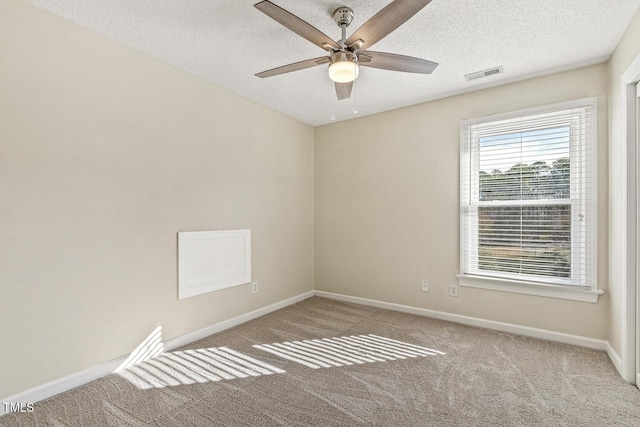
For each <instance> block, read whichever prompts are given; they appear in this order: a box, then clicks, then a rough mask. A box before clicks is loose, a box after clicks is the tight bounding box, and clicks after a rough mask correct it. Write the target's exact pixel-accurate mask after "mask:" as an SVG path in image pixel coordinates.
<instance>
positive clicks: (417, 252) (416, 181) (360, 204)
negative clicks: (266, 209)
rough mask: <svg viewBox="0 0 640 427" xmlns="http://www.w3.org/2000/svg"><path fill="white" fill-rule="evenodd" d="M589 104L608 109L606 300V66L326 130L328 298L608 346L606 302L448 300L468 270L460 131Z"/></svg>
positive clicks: (602, 232) (318, 269) (320, 249)
mask: <svg viewBox="0 0 640 427" xmlns="http://www.w3.org/2000/svg"><path fill="white" fill-rule="evenodd" d="M585 97H597V98H598V114H599V116H598V127H599V128H598V139H599V141H598V156H599V159H598V171H599V176H598V187H599V193H598V198H599V207H598V215H599V224H598V226H599V234H598V238H599V242H600V245H599V263H598V264H599V265H598V267H599V277H598V280H599V283H598V285H599V287H600V288H601V289H603V290H605V291H606V290H607V277H608V271H607V259H608V253H607V240H608V236H607V227H608V221H607V213H608V212H607V203H608V197H607V188H608V183H607V164H608V156H607V134H608V129H607V118H608V111H607V107H608V67H607V65H606V64H600V65H595V66H590V67H586V68H582V69H578V70H574V71H568V72H564V73H559V74H554V75H549V76H546V77H540V78H535V79H531V80H527V81H523V82H519V83H514V84H509V85H505V86H500V87H496V88H491V89H486V90H482V91H477V92H473V93H469V94H465V95H460V96H455V97H451V98H447V99H442V100H438V101H433V102H428V103H425V104H421V105H416V106H413V107H409V108H403V109H399V110H394V111H390V112H386V113H382V114H377V115H372V116H368V117H362V118H360V119H357V120H350V121H348V122H341V123H334V124H330V125H326V126H322V127H318V128H316V130H315V197H316V199H315V237H316V240H315V287H316V289H318V290H323V291H329V292H336V293H342V294H347V295H352V296H356V297H362V298H369V299H374V300H381V301H388V302H393V303H398V304H406V305H410V306H415V307H422V308H428V309H433V310H439V311H444V312H448V313H456V314H462V315H467V316H473V317H480V318H484V319H490V320H495V321H501V322H508V323H514V324H518V325H523V326H530V327H536V328H543V329H548V330H552V331H558V332H563V333H569V334H577V335H582V336H586V337H592V338H597V339H605V338H606V337H607V332H608V326H607V321H608V312H607V310H608V296H607V295H606V294H605V296H603V297H601V298H600V300H599V302H598V303H597V304H591V303H583V302H575V301H567V300H560V299H551V298H544V297H536V296H528V295H518V294H513V293H505V292H497V291H490V290H482V289H474V288H460V289H459V295H460V296H459V297H457V298H453V297H450V296H449V293H448V286H449V285H450V284H452V283H457V279H456V274H457V273H458V269H459V161H460V160H459V159H460V158H459V155H460V154H459V153H460V149H459V140H460V130H459V129H460V120H462V119H466V118H473V117H478V116H485V115H488V114H495V113H502V112H508V111H513V110H518V109H522V108H528V107H535V106H540V105H546V104H551V103H556V102H562V101H567V100H572V99H579V98H585ZM421 279H428V280H429V281H430V283H431V290H430V292H429V293H422V292H421V291H420V281H421Z"/></svg>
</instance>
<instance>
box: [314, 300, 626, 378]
mask: <svg viewBox="0 0 640 427" xmlns="http://www.w3.org/2000/svg"><path fill="white" fill-rule="evenodd" d="M314 295H315V296H318V297H324V298H330V299H334V300H338V301H344V302H352V303H355V304H362V305H368V306H371V307H378V308H385V309H387V310H394V311H400V312H403V313H410V314H416V315H419V316H425V317H432V318H434V319H439V320H447V321H449V322H454V323H461V324H463V325H469V326H477V327H480V328H485V329H493V330H496V331H502V332H509V333H512V334H516V335H523V336H527V337H533V338H540V339H544V340H548V341H555V342H560V343H564V344H572V345H577V346H580V347H587V348H592V349H596V350H604V351H607V354H609V357H611V354H614V355H616V356H617V354H616V353H615V351H614V350H613V348H611V346H610V345H609V343H608V342H607V341H604V340H597V339H594V338H588V337H583V336H580V335H571V334H565V333H562V332H554V331H549V330H546V329H538V328H531V327H528V326H520V325H514V324H512V323H503V322H496V321H493V320H486V319H480V318H477V317H469V316H463V315H461V314H452V313H446V312H443V311H435V310H429V309H426V308H418V307H411V306H408V305H401V304H394V303H390V302H384V301H377V300H371V299H366V298H359V297H353V296H349V295H342V294H335V293H332V292H325V291H314ZM609 349H611V352H612V353H609ZM618 359H619V357H618ZM612 361H613V360H612ZM613 363H614V365H615V364H616V362H615V361H613ZM616 367H617V365H616Z"/></svg>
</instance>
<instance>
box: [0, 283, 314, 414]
mask: <svg viewBox="0 0 640 427" xmlns="http://www.w3.org/2000/svg"><path fill="white" fill-rule="evenodd" d="M313 295H314V292H313V291H309V292H305V293H303V294H300V295H297V296H295V297H292V298H288V299H286V300H282V301H280V302H277V303H275V304H271V305H268V306H266V307H262V308H259V309H257V310H254V311H251V312H249V313H245V314H241V315H240V316H236V317H234V318H232V319H229V320H224V321H222V322H219V323H216V324H214V325H211V326H207V327H205V328H203V329H200V330H197V331H194V332H190V333H188V334H185V335H182V336H179V337H176V338H172V339H170V340H168V341H166V342H165V344H164V347H165V350H166V351H171V350H174V349H176V348H179V347H182V346H184V345H187V344H190V343H192V342H195V341H198V340H199V339H202V338H205V337H208V336H209V335H212V334H216V333H218V332H221V331H224V330H226V329H229V328H232V327H234V326H238V325H240V324H242V323H245V322H248V321H249V320H253V319H257V318H258V317H261V316H264V315H265V314H269V313H271V312H274V311H276V310H280V309H282V308H285V307H288V306H290V305H293V304H296V303H298V302H300V301H303V300H305V299H307V298H311V297H313ZM127 357H128V355H127V356H122V357H119V358H118V359H114V360H110V361H109V362H105V363H102V364H100V365H96V366H93V367H91V368H89V369H85V370H84V371H81V372H77V373H75V374H71V375H68V376H66V377H63V378H60V379H57V380H54V381H51V382H49V383H46V384H43V385H41V386H38V387H34V388H32V389H30V390H27V391H24V392H22V393H18V394H16V395H13V396H9V397H7V398H4V399H2V400H1V402H22V403H24V404H26V403H28V402H38V401H40V400H43V399H47V398H49V397H52V396H55V395H56V394H60V393H63V392H65V391H68V390H71V389H73V388H76V387H79V386H81V385H83V384H87V383H89V382H91V381H93V380H96V379H98V378H101V377H104V376H105V375H109V374H111V373H112V372H113V371H115V370H116V369H117V368H118V366H120V365H121V364H122V362H124V361H125V360H126V359H127ZM4 414H5V410H4V405H0V417H1V416H2V415H4Z"/></svg>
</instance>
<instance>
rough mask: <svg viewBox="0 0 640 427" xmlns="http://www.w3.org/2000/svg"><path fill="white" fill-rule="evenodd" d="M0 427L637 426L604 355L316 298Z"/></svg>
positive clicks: (636, 405) (639, 400)
mask: <svg viewBox="0 0 640 427" xmlns="http://www.w3.org/2000/svg"><path fill="white" fill-rule="evenodd" d="M0 425H3V426H34V425H51V426H143V425H158V426H160V425H162V426H242V425H248V426H271V425H273V426H278V425H284V426H309V425H314V426H354V425H379V426H467V425H477V426H531V425H548V426H556V425H571V426H604V425H627V426H639V425H640V392H639V391H638V390H637V389H636V388H635V387H633V386H631V385H629V384H626V383H625V382H624V381H623V380H622V379H621V378H620V377H619V375H618V374H617V372H616V370H615V368H614V367H613V365H612V364H611V362H610V361H609V359H608V357H607V355H606V354H605V353H604V352H601V351H594V350H589V349H584V348H580V347H573V346H568V345H563V344H556V343H552V342H547V341H541V340H536V339H531V338H524V337H519V336H514V335H510V334H506V333H501V332H495V331H489V330H483V329H477V328H471V327H466V326H461V325H457V324H454V323H449V322H444V321H439V320H434V319H429V318H426V317H419V316H413V315H409V314H403V313H397V312H393V311H387V310H381V309H377V308H371V307H365V306H359V305H354V304H345V303H341V302H337V301H332V300H327V299H322V298H312V299H309V300H306V301H303V302H301V303H299V304H296V305H294V306H291V307H288V308H285V309H283V310H280V311H277V312H275V313H272V314H269V315H267V316H264V317H261V318H259V319H256V320H253V321H251V322H248V323H246V324H243V325H241V326H238V327H236V328H233V329H230V330H228V331H225V332H222V333H220V334H216V335H213V336H210V337H208V338H205V339H203V340H201V341H198V342H196V343H193V344H191V345H189V346H187V347H185V348H183V349H180V351H176V352H171V353H169V354H164V355H162V356H160V357H159V358H156V359H155V360H154V361H147V362H145V363H143V364H140V365H137V366H136V367H134V368H130V369H128V370H126V371H123V372H120V373H118V374H112V375H109V376H107V377H105V378H102V379H99V380H97V381H94V382H92V383H90V384H87V385H85V386H82V387H79V388H77V389H74V390H72V391H69V392H67V393H63V394H61V395H58V396H56V397H54V398H51V399H48V400H46V401H43V402H38V403H36V405H35V411H34V412H32V413H23V414H8V415H5V416H3V417H0Z"/></svg>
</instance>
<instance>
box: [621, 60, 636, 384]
mask: <svg viewBox="0 0 640 427" xmlns="http://www.w3.org/2000/svg"><path fill="white" fill-rule="evenodd" d="M638 80H640V55H638V56H636V58H635V59H634V60H633V61H632V62H631V64H629V66H628V67H627V69H626V71H625V72H624V73H623V74H622V76H621V77H620V86H619V90H620V93H621V95H622V106H621V107H622V111H623V112H624V113H623V117H622V134H623V138H624V140H623V143H622V147H621V148H622V158H623V159H626V162H623V163H622V165H620V166H622V169H623V170H622V176H623V177H624V179H623V181H622V182H621V183H620V184H621V187H622V205H623V206H625V207H626V208H625V209H623V211H622V216H623V218H622V222H623V227H624V229H625V230H629V228H630V226H631V225H630V224H629V222H630V219H633V221H634V222H635V213H636V212H635V211H636V203H637V202H638V201H637V200H636V194H635V187H636V181H635V179H636V178H635V176H636V173H637V168H638V165H637V164H636V159H635V157H634V158H633V159H632V158H630V156H628V152H629V151H630V149H631V152H632V153H635V139H636V136H635V126H632V124H633V122H635V117H634V118H633V121H630V120H629V115H630V114H632V111H630V108H629V107H630V100H629V98H630V96H633V95H634V94H632V92H635V88H634V89H633V91H632V90H631V89H630V85H631V84H633V83H635V82H637V81H638ZM633 98H634V99H633V101H634V102H635V96H633ZM633 109H634V110H635V106H634V108H633ZM632 127H633V129H631V128H632ZM632 190H633V191H632ZM635 226H636V224H633V226H631V227H633V228H634V229H635ZM636 251H637V248H636V239H635V238H633V239H629V238H628V234H627V233H624V235H623V236H622V252H623V253H622V258H623V259H624V260H625V268H624V269H623V271H622V283H623V291H622V293H623V296H622V298H623V301H622V308H623V311H624V312H623V313H622V322H623V324H622V330H623V331H624V332H623V333H622V355H621V356H622V357H621V369H620V374H621V375H622V377H623V378H624V379H625V381H627V382H630V383H634V382H635V381H636Z"/></svg>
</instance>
